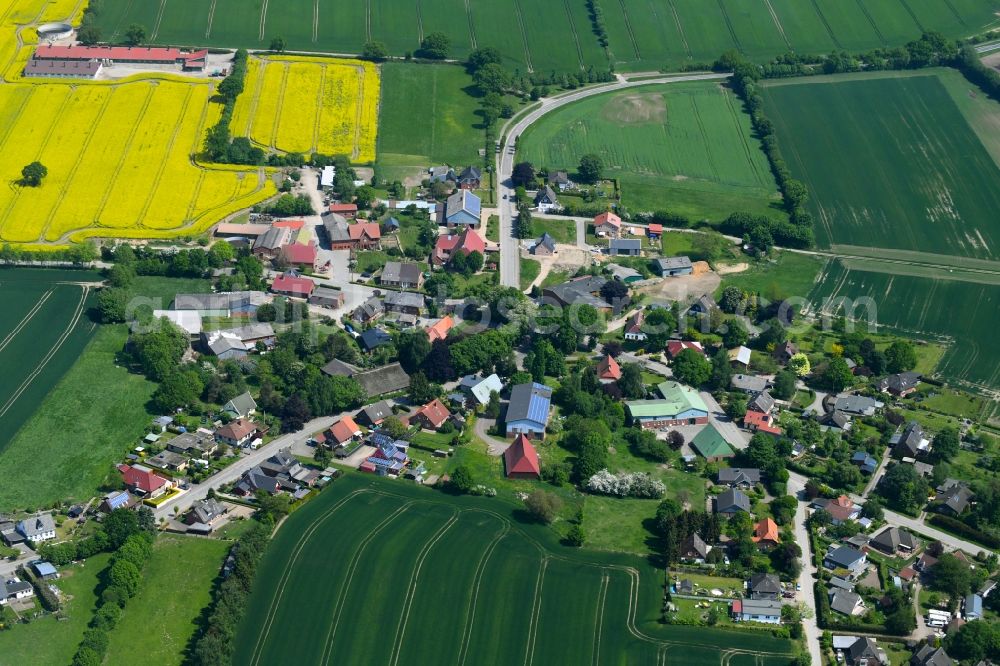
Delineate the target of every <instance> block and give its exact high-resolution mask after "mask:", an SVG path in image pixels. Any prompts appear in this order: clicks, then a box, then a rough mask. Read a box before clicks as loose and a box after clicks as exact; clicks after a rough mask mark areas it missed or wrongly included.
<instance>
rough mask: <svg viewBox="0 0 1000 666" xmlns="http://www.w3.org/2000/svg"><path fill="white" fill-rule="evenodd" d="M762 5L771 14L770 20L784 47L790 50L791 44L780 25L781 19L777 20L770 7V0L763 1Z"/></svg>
mask: <svg viewBox="0 0 1000 666" xmlns="http://www.w3.org/2000/svg"><path fill="white" fill-rule="evenodd" d="M764 4H765V5H767V11H768V12H769V13H770V14H771V20H772V21H774V27H776V28H777V29H778V32H780V33H781V38H782V39H783V40H785V46H787V47H788V48H792V43H791V41H789V39H788V35H786V34H785V26H783V25H781V19H779V18H778V12H776V11H774V7H772V6H771V0H764Z"/></svg>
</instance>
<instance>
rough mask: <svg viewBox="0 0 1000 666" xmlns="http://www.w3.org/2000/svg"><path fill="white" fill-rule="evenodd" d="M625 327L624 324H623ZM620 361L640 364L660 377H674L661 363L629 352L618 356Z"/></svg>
mask: <svg viewBox="0 0 1000 666" xmlns="http://www.w3.org/2000/svg"><path fill="white" fill-rule="evenodd" d="M622 325H623V326H624V324H622ZM618 361H619V362H622V361H624V362H625V363H638V364H639V365H641V366H642V367H644V368H646V369H647V370H649V371H650V372H653V373H656V374H658V375H663V376H664V377H668V378H669V377H673V376H674V373H673V371H672V370H671V369H670V368H669V367H668V366H667V365H665V364H663V363H660V362H659V361H654V360H653V359H651V358H644V357H639V356H636V355H635V354H631V353H629V352H622V353H621V354H619V355H618Z"/></svg>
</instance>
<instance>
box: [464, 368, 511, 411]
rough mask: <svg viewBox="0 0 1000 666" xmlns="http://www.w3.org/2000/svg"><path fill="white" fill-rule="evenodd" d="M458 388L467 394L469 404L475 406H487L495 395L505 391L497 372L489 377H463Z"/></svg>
mask: <svg viewBox="0 0 1000 666" xmlns="http://www.w3.org/2000/svg"><path fill="white" fill-rule="evenodd" d="M458 388H459V390H460V391H462V393H463V394H465V397H466V401H467V402H469V403H471V404H475V405H486V404H488V403H489V401H490V396H491V395H492V394H493V393H500V391H502V390H503V381H502V380H501V379H500V376H499V375H497V374H496V373H495V372H494V373H493V374H491V375H490V376H488V377H482V376H480V375H466V376H465V377H462V380H461V381H460V382H459V384H458Z"/></svg>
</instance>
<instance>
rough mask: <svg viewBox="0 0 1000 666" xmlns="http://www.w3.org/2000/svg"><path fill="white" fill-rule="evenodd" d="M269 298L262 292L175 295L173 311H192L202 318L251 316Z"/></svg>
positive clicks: (268, 300)
mask: <svg viewBox="0 0 1000 666" xmlns="http://www.w3.org/2000/svg"><path fill="white" fill-rule="evenodd" d="M270 300H271V298H270V297H269V296H268V295H267V294H265V293H264V292H262V291H227V292H220V293H216V294H177V295H176V296H174V302H173V307H172V309H173V310H193V311H195V312H197V313H198V314H200V315H201V316H202V317H238V316H242V315H251V314H253V313H255V312H256V311H257V308H258V307H260V306H261V305H263V304H264V303H268V302H270Z"/></svg>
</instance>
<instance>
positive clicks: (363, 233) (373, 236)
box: [347, 222, 382, 250]
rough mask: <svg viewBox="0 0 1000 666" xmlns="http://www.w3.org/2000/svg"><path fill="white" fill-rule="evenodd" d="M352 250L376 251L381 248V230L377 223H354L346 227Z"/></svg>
mask: <svg viewBox="0 0 1000 666" xmlns="http://www.w3.org/2000/svg"><path fill="white" fill-rule="evenodd" d="M347 235H348V237H349V238H350V240H351V249H353V250H377V249H379V248H380V247H382V228H381V227H380V226H379V225H378V223H377V222H355V223H354V224H352V225H350V226H348V227H347Z"/></svg>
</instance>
